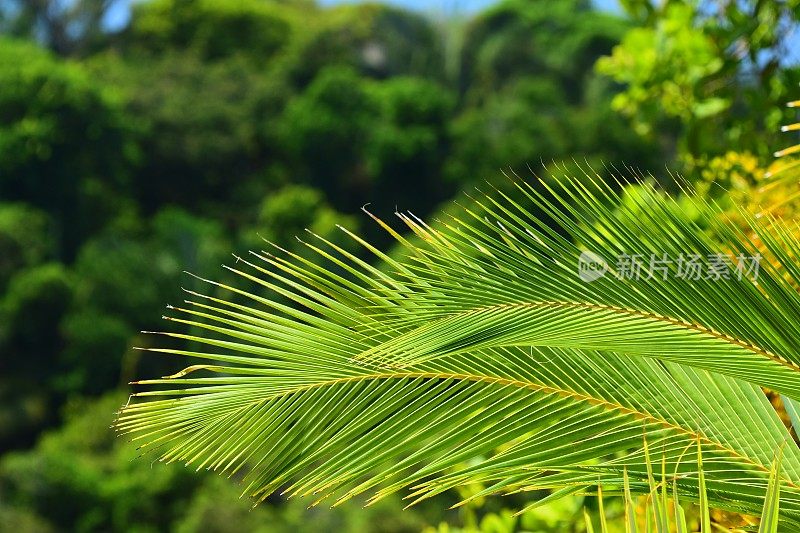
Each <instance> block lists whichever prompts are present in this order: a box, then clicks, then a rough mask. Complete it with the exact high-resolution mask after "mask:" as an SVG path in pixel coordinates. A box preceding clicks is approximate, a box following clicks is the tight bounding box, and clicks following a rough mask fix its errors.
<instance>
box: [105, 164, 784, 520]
mask: <svg viewBox="0 0 800 533" xmlns="http://www.w3.org/2000/svg"><path fill="white" fill-rule="evenodd" d="M514 183H515V186H516V188H517V194H515V195H514V197H512V196H510V195H506V194H503V193H501V192H494V193H493V194H492V195H484V196H482V197H480V198H479V199H475V200H474V203H473V205H472V207H470V208H464V209H463V211H462V213H461V215H459V216H458V217H452V218H450V219H449V220H446V221H441V222H440V223H439V224H438V225H437V228H433V227H431V226H429V225H427V224H425V223H423V222H422V221H420V220H418V219H416V218H415V217H413V216H412V215H400V218H401V219H402V220H403V221H404V222H405V224H406V225H407V226H408V227H409V228H410V229H411V230H412V231H414V232H415V233H416V235H417V239H416V240H415V241H414V242H412V241H409V240H406V239H404V238H402V237H400V236H399V234H398V233H396V232H395V231H394V230H391V228H389V227H388V226H387V225H386V224H384V223H383V222H381V221H379V223H381V224H382V225H384V227H386V228H387V229H389V230H390V231H391V232H392V234H393V235H395V236H396V237H397V238H398V241H399V243H400V244H401V246H402V247H403V249H404V250H405V256H404V258H403V259H393V258H391V257H389V256H387V255H385V254H383V253H381V252H380V251H378V250H376V249H375V248H373V247H371V246H370V245H369V244H368V243H366V242H364V241H361V240H360V239H359V238H358V237H357V236H355V235H352V237H353V238H354V239H356V241H357V242H360V243H361V244H362V245H363V246H364V247H365V249H366V250H367V251H369V252H371V253H373V254H375V255H376V257H377V259H379V260H380V261H383V262H384V264H385V267H384V268H378V267H375V266H372V265H371V264H369V263H368V262H366V261H364V260H362V259H360V258H358V257H355V256H353V255H351V254H349V253H348V252H346V251H344V250H342V249H340V248H338V247H336V245H334V244H332V243H329V242H326V241H325V240H323V239H320V238H314V239H313V241H312V243H309V244H308V247H309V248H310V249H311V250H312V251H314V252H316V253H317V254H319V255H320V256H321V258H324V259H325V260H326V261H328V262H329V264H330V262H331V261H332V262H333V263H334V264H336V265H337V266H338V267H339V268H341V270H340V271H338V272H336V271H333V270H329V269H325V268H323V267H321V266H319V265H318V264H316V263H314V262H312V261H310V260H307V259H303V258H301V257H299V256H294V255H292V254H290V253H288V252H285V251H280V250H277V251H276V252H275V254H274V255H273V254H272V253H267V252H260V253H254V254H253V259H252V260H250V261H245V260H244V259H241V258H237V265H244V266H242V267H241V268H239V267H238V266H237V268H229V269H230V270H231V271H233V272H235V273H237V274H239V275H241V276H242V277H243V278H244V279H245V280H247V281H248V282H252V283H255V284H258V285H260V286H261V287H262V288H263V289H264V292H265V293H266V295H260V294H254V293H252V292H248V291H245V290H243V289H239V288H236V287H228V286H221V285H220V286H219V287H220V288H223V289H227V290H229V291H231V292H232V293H233V294H234V295H236V296H237V301H240V300H249V301H250V304H249V305H244V304H241V303H236V302H234V301H233V299H231V300H230V301H228V300H226V299H222V298H217V297H212V296H208V295H201V294H197V293H189V299H187V301H186V303H185V304H184V305H182V306H180V307H175V308H172V311H173V313H172V314H171V316H170V317H169V320H171V321H175V322H178V323H182V324H186V325H189V326H193V327H194V328H197V329H199V330H202V331H205V332H206V334H204V335H202V336H201V335H199V334H198V335H194V334H179V333H169V332H165V333H163V335H165V336H170V337H176V338H179V339H183V340H188V341H193V342H194V343H195V345H197V346H201V347H202V348H197V349H196V350H194V351H189V350H187V349H175V348H155V349H152V351H156V352H161V353H166V354H174V355H181V356H189V357H191V358H194V359H196V360H197V364H195V365H192V366H190V367H189V368H187V369H186V370H184V371H182V372H180V373H178V374H176V375H174V376H168V377H165V378H162V379H155V380H148V381H145V382H141V383H142V384H144V385H147V386H148V388H147V390H145V391H142V392H139V393H137V394H136V397H137V398H138V399H140V400H143V401H135V402H133V403H131V404H130V405H128V406H126V407H125V408H124V409H123V410H122V411H121V413H120V416H119V419H118V421H117V428H118V429H119V430H120V431H123V432H127V433H132V434H133V439H134V440H136V441H137V442H140V443H141V444H142V446H143V447H144V448H145V449H152V450H154V451H156V453H158V454H160V457H161V459H162V460H164V461H182V462H185V463H187V464H191V465H194V466H196V467H197V468H212V469H215V470H219V471H221V472H226V473H228V474H229V475H233V474H238V475H240V476H241V478H242V479H243V481H244V484H245V492H246V493H247V494H250V495H251V496H253V497H255V498H257V499H263V498H265V497H266V496H268V495H269V494H271V493H273V492H274V491H276V490H280V491H282V492H284V493H286V494H289V495H301V496H311V495H313V496H314V498H315V499H314V501H320V500H322V499H325V498H330V499H331V501H333V502H334V503H336V502H340V501H344V500H346V499H348V498H349V497H351V496H353V495H355V494H359V493H362V492H365V491H372V492H373V498H380V497H382V496H384V495H386V494H389V493H391V492H394V491H397V490H401V489H404V488H410V492H409V494H408V498H409V501H410V502H411V503H413V502H415V501H418V500H419V499H423V498H428V497H430V496H432V495H435V494H438V493H441V492H443V491H446V490H449V489H451V488H453V487H456V486H459V485H464V484H478V485H479V486H480V487H482V489H481V490H479V491H477V493H476V497H477V496H483V495H488V494H503V493H509V492H516V491H528V490H534V489H543V488H544V489H552V490H553V491H555V492H554V495H556V496H558V495H563V494H569V493H574V492H578V491H582V490H585V489H587V488H588V487H590V486H592V485H595V484H597V482H598V479H599V480H600V482H601V484H604V485H611V486H617V487H620V488H621V487H623V485H625V486H626V487H628V488H629V490H630V491H631V492H632V493H635V494H647V493H648V492H650V481H651V480H652V476H649V475H648V461H649V459H648V455H647V454H648V451H647V449H645V447H644V446H643V442H647V443H648V449H649V453H652V454H654V455H656V456H658V457H661V458H662V463H663V468H668V469H670V471H671V472H674V478H675V480H676V483H675V487H674V491H675V493H676V495H677V494H678V493H680V495H681V496H682V497H685V498H690V499H693V500H695V501H697V500H698V498H700V497H701V495H702V494H705V493H706V491H707V494H708V500H709V502H710V503H711V504H712V505H714V506H717V507H720V508H724V509H730V510H734V511H741V512H747V513H750V514H758V513H759V511H760V509H761V508H762V507H763V503H764V498H765V494H766V493H767V487H768V484H769V477H770V472H771V468H772V462H773V458H774V456H775V450H777V449H778V448H780V447H781V446H782V445H784V452H783V455H782V459H781V465H780V479H779V480H778V483H779V484H780V494H781V505H780V519H781V520H783V521H787V522H788V521H792V522H797V521H800V450H798V448H797V446H795V445H794V444H793V442H791V438H790V436H789V433H788V432H787V430H786V428H785V427H784V426H783V424H782V423H781V421H780V419H779V418H778V416H777V415H776V413H775V412H774V410H773V408H772V406H771V404H770V403H769V402H768V400H767V398H766V397H765V395H764V394H763V392H762V390H761V387H768V388H770V389H773V390H775V391H779V392H781V393H782V394H784V395H785V396H786V397H788V398H793V399H800V371H798V370H799V369H800V352H798V350H797V347H798V346H800V324H799V323H798V321H797V317H799V316H800V295H798V293H797V291H796V289H795V288H794V287H796V286H797V285H796V284H797V282H798V280H800V269H798V266H797V265H796V264H794V263H793V262H792V261H791V259H790V258H791V257H793V256H796V253H797V252H798V251H800V243H798V241H797V240H796V238H795V237H794V236H793V234H792V233H791V232H790V231H788V230H787V228H786V226H785V225H784V223H783V222H781V221H779V220H772V219H763V220H755V219H752V218H748V219H747V220H748V221H749V223H750V224H751V226H752V231H753V232H754V234H755V235H758V237H759V239H760V241H761V243H763V244H762V245H763V246H766V247H767V249H768V250H769V252H770V254H771V255H772V256H774V258H775V260H774V261H773V262H770V263H766V262H765V263H762V264H761V268H760V271H759V274H758V279H757V283H753V281H752V280H750V279H744V278H743V279H741V280H740V279H737V277H736V276H734V274H735V272H734V271H730V272H728V276H727V278H728V279H717V280H714V279H698V280H692V281H687V280H685V279H677V278H676V276H675V275H674V274H675V268H676V265H674V264H673V265H668V267H667V268H668V272H667V273H668V274H671V275H666V276H664V277H661V276H655V277H653V278H651V279H647V280H633V279H627V278H624V277H620V276H616V275H615V274H619V272H618V270H617V269H615V268H613V266H612V268H611V269H610V272H609V273H608V274H607V275H606V276H604V277H602V278H600V279H597V280H595V281H593V282H591V283H587V282H586V281H584V280H583V279H581V278H580V277H579V276H578V275H577V272H576V268H577V264H578V258H579V256H580V254H581V251H582V250H590V251H592V252H593V253H594V254H596V255H598V256H600V257H605V258H612V257H616V256H617V255H619V254H623V253H624V254H629V255H641V256H649V254H651V253H658V254H668V255H670V256H672V257H675V256H677V255H678V254H680V253H683V254H688V253H692V254H701V255H704V256H705V255H710V254H714V253H720V252H726V253H730V254H732V255H736V254H746V255H750V254H754V253H756V247H755V245H754V244H753V243H752V242H750V239H749V237H748V236H747V235H746V234H744V233H743V232H742V231H741V230H739V229H738V228H737V227H736V226H734V225H732V224H728V223H727V222H726V221H725V220H724V218H723V217H722V215H721V213H720V212H719V210H717V209H716V208H715V207H714V206H710V205H707V204H705V203H704V202H703V201H702V200H701V199H698V198H691V200H690V205H691V207H692V209H691V216H690V214H689V212H688V210H687V209H685V205H684V206H681V205H679V204H677V203H676V202H675V201H674V200H672V199H670V198H668V197H666V196H664V195H662V194H660V193H659V192H657V191H656V190H654V189H652V188H647V187H645V188H643V189H642V190H643V191H645V193H644V194H643V195H641V196H639V197H637V198H634V200H633V202H626V203H620V193H618V192H616V189H615V188H611V187H607V186H606V185H604V184H603V183H602V182H600V181H599V180H596V179H593V178H591V177H589V176H586V179H584V180H581V181H579V180H565V181H564V182H563V183H562V185H561V186H560V188H559V189H558V190H557V191H556V190H555V189H550V190H546V189H544V188H543V189H541V190H540V189H535V188H533V187H530V186H528V185H526V184H524V183H521V182H519V181H515V182H514ZM515 198H522V199H524V200H525V202H526V204H527V205H531V206H533V208H534V209H536V210H537V211H538V212H540V213H542V215H541V216H537V215H534V214H533V213H532V212H531V210H530V209H528V208H525V207H523V206H522V204H521V203H520V201H519V200H515ZM742 216H745V217H746V215H744V214H743V215H742ZM342 272H344V273H342ZM209 283H212V284H213V282H209ZM215 285H216V284H215ZM287 300H288V301H289V302H291V305H289V304H287V303H286V302H287ZM643 436H644V440H643ZM785 443H786V444H785ZM698 446H699V448H700V451H701V452H702V457H703V465H702V466H703V470H702V472H703V473H702V474H699V472H700V470H699V468H698V463H697V462H696V461H693V460H692V457H693V454H692V450H693V449H695V448H696V447H698ZM626 478H627V481H626ZM702 485H704V486H705V488H704V489H703V488H701V486H702Z"/></svg>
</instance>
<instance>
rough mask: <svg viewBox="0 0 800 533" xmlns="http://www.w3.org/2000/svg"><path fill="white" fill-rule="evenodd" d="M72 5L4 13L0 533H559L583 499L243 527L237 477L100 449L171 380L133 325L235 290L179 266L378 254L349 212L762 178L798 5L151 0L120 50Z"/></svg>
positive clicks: (84, 9) (81, 7)
mask: <svg viewBox="0 0 800 533" xmlns="http://www.w3.org/2000/svg"><path fill="white" fill-rule="evenodd" d="M66 4H69V5H68V6H67V5H66ZM66 4H65V3H60V2H57V1H55V0H46V1H43V2H21V1H10V2H5V3H0V31H2V33H3V34H4V36H2V37H0V288H1V289H2V291H1V292H0V354H1V355H0V524H2V525H3V526H4V527H6V528H9V529H12V530H16V531H19V532H26V531H165V530H169V531H173V530H174V531H179V532H189V531H322V530H332V531H420V530H422V529H423V528H426V527H428V528H430V529H428V530H429V531H433V530H439V531H458V530H463V531H487V532H488V531H497V532H499V531H515V530H520V529H525V530H529V531H573V529H570V528H571V527H572V526H570V525H569V523H571V522H572V520H573V519H575V518H576V517H577V516H578V515H577V514H576V513H578V510H579V507H578V506H576V505H574V502H572V503H570V504H566V503H565V504H564V505H568V506H571V507H569V509H567V508H564V509H562V508H558V509H556V508H551V507H548V508H547V509H546V510H545V511H543V512H541V513H539V514H536V513H533V514H526V515H524V516H523V517H520V518H513V517H510V515H509V514H508V513H507V512H506V511H504V510H503V509H502V505H501V504H494V503H491V502H487V503H485V504H484V507H482V508H480V509H476V508H471V507H467V508H462V509H461V510H459V511H449V512H446V513H445V512H442V511H440V509H442V508H446V507H447V506H448V505H449V504H452V503H455V501H456V498H457V495H451V494H445V495H443V496H442V497H441V498H442V501H438V502H434V504H432V505H430V507H426V506H424V505H423V506H421V507H420V508H419V509H417V510H412V511H407V512H404V513H400V511H399V509H400V507H401V506H402V505H401V503H400V502H399V501H396V500H391V499H390V500H387V501H386V502H384V503H381V504H379V505H378V506H376V507H374V508H370V510H369V511H364V510H362V509H361V507H360V506H352V505H348V506H344V507H342V508H341V509H336V510H333V511H331V510H327V509H324V510H323V509H316V508H315V509H313V510H311V511H307V510H305V505H307V503H308V502H286V501H284V500H282V499H281V498H279V497H275V498H273V499H270V500H269V501H268V503H267V504H266V505H264V506H261V507H259V508H258V509H256V510H254V511H249V510H248V509H249V504H248V502H247V501H246V500H239V499H238V492H237V488H236V487H235V485H234V484H232V483H230V482H228V481H226V480H223V479H219V478H217V477H216V476H213V475H205V474H203V475H197V474H195V473H194V472H188V471H186V470H185V469H183V468H182V467H180V466H163V465H153V466H151V465H150V463H149V462H148V461H147V460H144V461H141V460H136V461H132V459H133V458H134V457H135V456H136V455H137V452H136V450H135V449H134V447H133V446H131V445H130V444H128V443H125V442H124V441H121V440H118V439H115V437H114V435H113V433H112V432H111V431H110V430H109V429H108V425H109V424H110V422H111V420H112V418H113V412H114V410H115V409H116V408H117V406H118V405H119V404H120V403H121V402H122V401H123V399H124V396H125V392H121V391H126V390H127V388H126V384H127V382H129V381H132V380H135V379H138V378H139V377H141V376H153V375H163V374H166V373H170V372H173V371H174V370H176V367H175V366H173V365H176V364H178V363H176V362H174V361H171V362H169V363H166V362H164V361H162V360H160V359H158V358H155V357H149V358H145V359H143V358H140V357H139V352H138V351H137V350H135V349H133V348H134V347H135V346H152V345H154V344H156V343H158V344H161V343H163V342H166V341H163V340H161V339H158V338H156V337H154V336H152V335H145V334H142V333H140V332H139V331H140V330H143V329H144V330H159V329H161V328H162V321H161V320H160V315H161V313H162V309H163V306H164V305H166V304H173V305H180V303H181V302H182V300H183V299H184V298H186V293H185V292H184V291H182V290H181V289H186V290H189V291H201V292H203V293H205V294H209V295H212V296H213V295H215V294H219V293H221V292H222V291H224V289H222V288H220V287H217V286H213V285H209V284H207V283H205V282H204V281H202V280H201V279H198V278H195V277H192V276H188V275H186V274H184V273H183V271H184V270H187V271H190V272H192V273H194V274H197V275H198V276H202V277H208V278H212V279H215V280H218V281H220V282H225V281H226V280H229V279H230V278H231V275H230V274H229V273H227V271H225V270H223V269H222V268H220V264H221V263H226V264H230V265H233V266H235V262H236V261H237V260H239V259H237V258H234V257H231V255H230V254H231V253H234V254H236V257H240V258H241V260H250V259H249V257H251V256H248V255H247V251H248V250H254V251H256V252H258V253H261V252H260V251H261V250H264V251H266V252H267V253H271V252H274V251H275V250H276V248H275V247H276V246H277V247H279V248H281V249H285V250H287V251H289V252H291V253H294V254H298V255H301V256H304V257H310V256H308V255H305V253H306V250H307V245H306V244H305V243H304V241H307V240H309V239H311V238H313V237H312V235H319V236H321V237H323V238H326V239H329V240H331V241H332V242H334V243H335V244H337V245H339V246H341V247H343V248H345V249H347V250H350V251H351V252H353V253H359V251H358V249H357V247H356V246H355V243H354V242H353V241H352V239H349V238H348V237H347V236H346V235H345V234H344V233H343V232H341V231H340V230H339V229H337V227H336V226H337V224H340V225H342V226H344V227H346V228H348V229H349V230H353V231H358V232H359V233H361V234H363V235H366V236H367V238H369V239H370V240H371V241H372V242H376V243H377V244H379V245H381V244H386V243H387V242H388V239H387V238H386V236H385V234H384V233H383V232H382V230H380V228H378V227H377V226H376V225H375V224H372V223H370V222H369V221H368V219H367V218H366V217H364V216H361V215H360V214H359V213H358V211H359V209H360V208H361V207H362V206H363V205H364V204H368V203H369V204H370V206H369V209H370V211H372V212H375V213H377V214H378V215H379V216H381V217H384V218H386V217H388V216H391V213H392V212H393V211H394V210H395V209H409V208H410V209H413V210H414V212H415V214H416V215H419V216H426V215H430V214H432V213H437V212H438V213H442V211H441V209H442V208H441V207H440V206H441V205H442V203H443V202H444V201H446V200H447V199H449V198H451V197H453V196H455V195H456V194H457V193H458V191H460V190H463V189H468V188H469V187H471V186H473V185H476V184H480V183H482V182H483V180H485V179H488V180H490V181H492V182H493V183H495V184H497V185H498V186H501V187H502V183H503V177H502V174H501V171H503V170H505V171H515V172H519V173H528V172H529V170H528V169H531V170H533V171H535V172H542V171H543V170H544V169H545V168H547V167H550V166H551V162H552V161H554V160H561V159H565V160H568V161H569V160H571V159H574V160H576V161H579V162H583V161H588V162H590V163H592V164H595V165H597V168H599V169H602V168H603V167H602V164H603V162H608V163H611V164H627V165H631V166H633V167H643V168H661V167H662V166H663V165H664V163H665V162H669V161H672V160H673V158H674V163H675V166H676V168H678V169H682V170H696V169H698V168H699V169H700V171H701V172H700V173H701V174H703V173H704V174H703V175H706V174H709V172H712V170H713V168H715V167H713V165H717V166H718V165H719V163H718V161H719V160H718V159H714V156H715V155H721V154H723V153H726V152H727V151H728V150H731V149H733V150H748V151H749V152H751V153H753V154H755V156H754V157H762V159H763V157H766V155H767V154H768V153H769V152H770V151H771V150H773V149H774V145H773V144H772V139H773V138H774V136H773V133H774V132H776V131H777V124H778V123H779V122H780V121H781V120H782V119H784V118H785V117H784V116H783V114H782V112H781V110H780V108H779V107H778V105H777V104H778V102H779V101H781V100H782V99H788V94H789V93H788V91H789V89H790V88H791V87H792V82H793V81H798V80H799V79H800V78H799V77H798V76H800V74H798V69H797V68H796V67H795V66H793V65H791V64H787V63H786V62H785V60H784V57H785V55H786V54H785V53H784V51H783V49H784V47H785V45H786V42H787V40H786V39H787V35H788V33H787V32H788V31H789V30H790V29H791V28H795V27H796V26H797V24H796V22H797V18H798V16H799V15H798V9H800V8H798V5H799V4H798V2H797V1H796V0H791V1H787V2H781V3H774V2H727V3H725V6H726V7H724V9H723V8H719V9H720V10H721V11H720V12H714V13H708V12H707V11H706V10H705V4H704V3H698V2H680V1H668V2H659V3H656V2H649V1H645V0H628V1H626V2H622V4H623V5H624V7H625V8H626V15H625V16H619V15H616V14H610V13H603V12H598V11H596V10H595V9H593V8H592V5H591V4H590V3H589V2H588V1H585V0H549V1H545V0H527V1H523V0H505V1H501V2H498V3H497V4H496V5H494V6H491V7H489V8H487V9H486V10H485V11H483V12H479V13H476V14H473V15H470V16H465V17H462V18H452V19H439V20H433V19H430V18H426V17H424V16H422V15H419V14H416V13H412V12H408V11H405V10H402V9H399V8H396V7H388V6H385V5H380V4H357V5H342V6H338V7H328V8H322V7H319V6H317V5H316V4H315V3H314V2H312V1H311V0H214V1H212V0H148V1H144V2H136V3H134V4H133V7H132V13H131V19H130V21H129V22H128V23H127V24H126V25H125V26H124V27H123V28H121V29H119V30H115V31H110V30H109V29H108V28H106V27H104V26H103V24H104V23H103V21H104V20H106V19H105V18H104V17H105V16H106V15H107V13H108V10H109V9H111V8H112V7H113V6H115V5H116V2H113V1H111V2H108V1H99V0H80V1H75V2H70V3H66ZM48 48H49V50H48ZM598 59H599V60H600V61H599V62H598ZM595 64H597V68H595V67H594V65H595ZM715 161H716V163H715ZM761 162H762V163H763V161H761ZM295 236H298V237H299V238H295ZM326 266H328V267H330V268H336V266H335V265H326ZM253 289H254V290H264V289H263V287H260V288H259V287H256V288H253ZM287 303H288V302H287ZM175 330H176V331H183V332H184V333H188V332H191V326H190V325H185V327H183V329H181V328H176V329H175ZM187 345H190V343H186V342H184V343H180V342H178V341H176V342H175V346H179V347H183V348H186V346H187ZM189 349H191V348H189ZM516 503H520V502H516ZM509 505H510V504H509ZM448 524H449V525H448ZM0 529H1V528H0Z"/></svg>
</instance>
